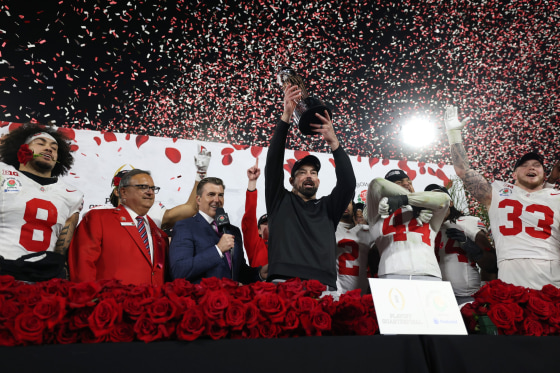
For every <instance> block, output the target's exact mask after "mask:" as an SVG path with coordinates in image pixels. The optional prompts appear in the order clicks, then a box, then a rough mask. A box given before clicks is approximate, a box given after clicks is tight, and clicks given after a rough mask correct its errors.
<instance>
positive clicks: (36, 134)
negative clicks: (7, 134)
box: [25, 132, 58, 144]
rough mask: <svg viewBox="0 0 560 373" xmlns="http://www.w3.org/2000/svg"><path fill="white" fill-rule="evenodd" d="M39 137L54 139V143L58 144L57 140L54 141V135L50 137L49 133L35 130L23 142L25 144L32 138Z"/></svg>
mask: <svg viewBox="0 0 560 373" xmlns="http://www.w3.org/2000/svg"><path fill="white" fill-rule="evenodd" d="M39 137H42V138H45V139H49V140H52V141H54V142H56V143H57V144H58V141H56V139H55V138H54V137H52V136H51V135H49V134H48V133H46V132H37V133H34V134H33V135H31V136H29V137H28V138H27V140H25V143H26V144H29V143H30V142H31V141H33V140H35V139H37V138H39Z"/></svg>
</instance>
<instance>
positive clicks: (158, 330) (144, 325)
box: [134, 315, 175, 343]
mask: <svg viewBox="0 0 560 373" xmlns="http://www.w3.org/2000/svg"><path fill="white" fill-rule="evenodd" d="M174 330H175V325H174V324H173V323H167V324H158V323H155V322H153V321H152V320H150V318H149V317H147V315H144V316H141V317H140V318H139V319H138V320H136V324H134V332H135V333H136V338H138V339H139V340H141V341H144V342H146V343H147V342H153V341H156V340H159V339H168V338H169V337H170V336H171V335H172V334H173V331H174Z"/></svg>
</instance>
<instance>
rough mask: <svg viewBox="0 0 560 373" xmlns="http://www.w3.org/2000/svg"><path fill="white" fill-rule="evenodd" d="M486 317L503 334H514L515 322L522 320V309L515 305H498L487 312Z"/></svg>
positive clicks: (515, 329)
mask: <svg viewBox="0 0 560 373" xmlns="http://www.w3.org/2000/svg"><path fill="white" fill-rule="evenodd" d="M488 317H490V320H492V322H493V323H494V325H496V327H497V328H498V329H500V331H501V332H502V333H503V334H506V335H511V334H515V332H516V331H517V327H516V325H515V322H516V321H521V320H523V309H522V308H521V307H519V305H518V304H517V303H498V304H494V305H492V307H491V308H490V309H489V310H488Z"/></svg>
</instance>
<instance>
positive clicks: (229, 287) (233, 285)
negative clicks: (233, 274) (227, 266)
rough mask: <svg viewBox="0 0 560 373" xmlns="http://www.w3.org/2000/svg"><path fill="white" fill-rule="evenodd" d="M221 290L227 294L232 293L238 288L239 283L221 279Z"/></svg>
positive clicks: (229, 279)
mask: <svg viewBox="0 0 560 373" xmlns="http://www.w3.org/2000/svg"><path fill="white" fill-rule="evenodd" d="M221 284H222V289H224V290H226V291H227V292H228V293H231V292H233V291H234V290H235V289H237V288H238V287H240V283H239V282H237V281H233V280H232V279H231V278H226V277H224V278H222V280H221Z"/></svg>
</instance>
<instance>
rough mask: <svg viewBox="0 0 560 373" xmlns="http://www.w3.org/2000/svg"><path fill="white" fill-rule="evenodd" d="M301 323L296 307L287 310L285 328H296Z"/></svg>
mask: <svg viewBox="0 0 560 373" xmlns="http://www.w3.org/2000/svg"><path fill="white" fill-rule="evenodd" d="M299 325H300V323H299V318H298V313H297V312H296V311H295V310H294V309H289V310H288V311H287V312H286V317H285V318H284V324H283V325H282V326H283V328H284V330H295V329H297V328H298V326H299Z"/></svg>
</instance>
